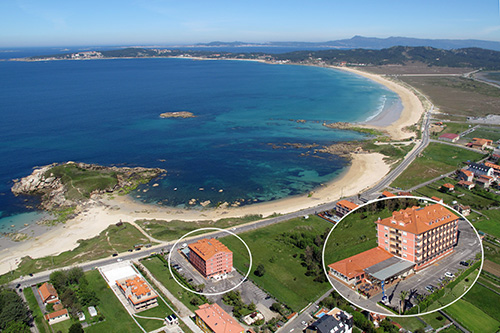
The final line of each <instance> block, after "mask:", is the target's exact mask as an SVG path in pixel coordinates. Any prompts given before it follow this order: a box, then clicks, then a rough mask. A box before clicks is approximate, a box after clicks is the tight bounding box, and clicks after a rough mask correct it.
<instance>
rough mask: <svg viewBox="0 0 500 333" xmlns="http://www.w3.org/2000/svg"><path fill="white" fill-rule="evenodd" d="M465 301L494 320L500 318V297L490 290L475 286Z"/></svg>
mask: <svg viewBox="0 0 500 333" xmlns="http://www.w3.org/2000/svg"><path fill="white" fill-rule="evenodd" d="M464 300H466V301H467V302H469V303H471V304H472V305H474V306H476V307H478V308H479V309H481V310H482V311H483V312H484V313H486V314H487V315H489V316H490V317H492V318H500V306H499V305H500V295H499V294H497V293H495V292H493V291H491V290H490V289H488V288H486V287H484V286H482V285H480V284H477V283H476V284H475V285H474V286H473V287H472V288H471V289H470V290H469V292H468V293H467V294H465V296H464Z"/></svg>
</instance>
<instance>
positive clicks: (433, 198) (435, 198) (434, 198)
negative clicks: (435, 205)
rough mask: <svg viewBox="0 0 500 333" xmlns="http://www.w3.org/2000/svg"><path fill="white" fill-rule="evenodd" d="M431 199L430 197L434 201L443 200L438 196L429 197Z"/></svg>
mask: <svg viewBox="0 0 500 333" xmlns="http://www.w3.org/2000/svg"><path fill="white" fill-rule="evenodd" d="M431 199H432V200H436V201H441V200H443V199H441V198H438V197H431Z"/></svg>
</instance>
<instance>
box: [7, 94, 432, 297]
mask: <svg viewBox="0 0 500 333" xmlns="http://www.w3.org/2000/svg"><path fill="white" fill-rule="evenodd" d="M429 103H430V102H429ZM430 105H431V107H430V109H429V111H427V112H426V113H425V114H424V119H423V123H422V139H421V140H420V142H419V143H418V145H417V147H416V148H415V149H413V151H412V152H411V153H410V154H408V155H407V156H406V157H405V159H404V160H403V161H402V162H401V163H400V164H399V165H398V166H397V167H396V168H394V169H393V170H392V171H391V172H389V173H388V174H387V175H386V176H385V177H384V178H383V179H382V180H381V181H380V182H379V183H378V184H377V185H375V186H374V187H372V188H371V189H368V190H367V191H365V192H363V193H362V194H361V198H365V201H368V200H370V197H372V196H373V195H374V194H375V193H377V192H380V191H382V190H383V189H384V188H386V187H387V186H388V185H389V184H391V183H392V182H393V181H394V179H396V178H397V177H398V176H399V175H400V174H401V173H402V172H403V171H404V170H405V169H406V168H407V167H408V165H410V163H411V162H413V160H414V159H415V158H416V157H417V156H418V154H420V153H421V152H422V151H423V150H424V149H425V147H427V145H428V144H429V141H430V140H429V125H430V118H431V114H432V111H433V110H434V106H433V105H432V104H430ZM335 203H336V201H334V202H330V203H326V204H323V205H318V206H316V207H312V208H307V209H303V210H300V211H297V212H293V213H289V214H286V215H281V216H277V217H273V218H270V219H265V220H261V221H257V222H252V223H248V224H244V225H240V226H236V227H233V228H231V229H230V230H229V231H231V232H232V233H235V234H239V233H243V232H246V231H250V230H255V229H259V228H262V227H266V226H268V225H271V224H275V223H279V222H282V221H286V220H289V219H291V218H295V217H304V216H306V215H312V214H316V213H318V212H321V211H325V210H330V209H333V208H334V207H335ZM304 221H305V223H307V220H306V219H304ZM210 235H211V237H224V236H227V235H228V233H227V232H223V231H216V232H213V233H211V234H210ZM203 237H206V234H205V235H204V236H196V237H190V238H187V239H186V242H191V241H195V240H197V239H201V238H203ZM174 243H175V242H164V243H161V244H159V245H155V246H153V247H150V248H143V249H141V250H140V251H135V250H134V251H133V252H125V253H121V254H119V255H118V256H116V257H109V258H103V259H98V260H93V261H90V262H87V263H83V264H77V265H72V266H67V267H60V268H56V269H54V270H50V271H44V272H39V273H36V274H33V276H24V277H23V278H19V279H16V280H13V281H11V282H10V283H9V284H8V286H10V287H15V286H16V285H17V284H20V285H21V288H24V287H26V286H31V285H34V284H37V283H40V282H44V281H47V280H48V279H49V276H50V274H51V273H52V272H53V271H55V270H61V269H70V268H72V267H75V266H79V267H81V268H82V269H83V270H84V271H89V270H92V269H95V268H96V267H98V266H105V265H109V264H111V263H115V262H116V261H117V260H139V259H141V258H145V257H147V256H149V255H151V253H153V252H160V251H162V250H163V251H164V252H168V251H170V250H171V248H172V246H173V245H174Z"/></svg>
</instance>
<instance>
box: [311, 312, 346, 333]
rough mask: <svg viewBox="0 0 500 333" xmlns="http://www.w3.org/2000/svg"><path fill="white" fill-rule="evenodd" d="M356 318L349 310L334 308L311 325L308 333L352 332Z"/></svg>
mask: <svg viewBox="0 0 500 333" xmlns="http://www.w3.org/2000/svg"><path fill="white" fill-rule="evenodd" d="M353 326H354V319H353V317H352V315H351V314H350V313H348V312H345V311H343V310H340V309H339V308H334V309H332V310H331V311H330V312H328V314H325V315H323V316H321V318H319V319H318V320H316V321H315V322H314V323H312V324H311V325H309V326H308V327H307V328H306V329H305V332H306V333H351V332H352V328H353Z"/></svg>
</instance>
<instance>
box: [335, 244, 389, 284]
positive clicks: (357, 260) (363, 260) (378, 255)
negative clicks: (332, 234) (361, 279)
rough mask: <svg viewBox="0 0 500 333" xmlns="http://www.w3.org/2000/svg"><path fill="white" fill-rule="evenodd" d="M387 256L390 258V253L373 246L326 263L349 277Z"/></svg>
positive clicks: (385, 258)
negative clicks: (331, 262) (350, 255)
mask: <svg viewBox="0 0 500 333" xmlns="http://www.w3.org/2000/svg"><path fill="white" fill-rule="evenodd" d="M389 258H392V254H390V253H389V252H387V251H386V250H384V249H382V248H381V247H374V248H373V249H370V250H367V251H365V252H361V253H358V254H356V255H353V256H352V257H349V258H346V259H343V260H340V261H337V262H334V263H333V264H330V265H328V267H330V268H331V269H333V270H335V271H337V272H339V273H341V274H342V275H344V276H347V277H348V278H349V279H351V278H353V277H355V276H356V275H358V274H361V273H363V270H364V269H366V268H368V267H370V266H373V265H375V264H378V263H379V262H382V261H384V260H387V259H389Z"/></svg>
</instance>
